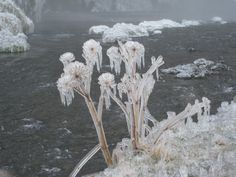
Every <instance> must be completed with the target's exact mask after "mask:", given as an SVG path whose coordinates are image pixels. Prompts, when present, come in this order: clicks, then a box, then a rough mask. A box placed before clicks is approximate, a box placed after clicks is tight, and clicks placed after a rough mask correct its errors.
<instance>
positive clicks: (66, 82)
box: [57, 74, 74, 106]
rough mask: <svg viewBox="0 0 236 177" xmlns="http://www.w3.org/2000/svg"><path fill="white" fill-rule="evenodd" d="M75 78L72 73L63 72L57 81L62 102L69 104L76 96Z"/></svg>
mask: <svg viewBox="0 0 236 177" xmlns="http://www.w3.org/2000/svg"><path fill="white" fill-rule="evenodd" d="M72 80H73V78H72V77H71V76H70V75H65V74H63V75H62V76H61V77H60V78H59V79H58V81H57V88H58V90H59V93H60V97H61V102H62V103H63V104H64V105H67V106H69V105H70V104H71V103H72V100H73V98H74V89H73V86H72Z"/></svg>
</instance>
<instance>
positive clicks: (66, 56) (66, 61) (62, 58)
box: [59, 52, 75, 67]
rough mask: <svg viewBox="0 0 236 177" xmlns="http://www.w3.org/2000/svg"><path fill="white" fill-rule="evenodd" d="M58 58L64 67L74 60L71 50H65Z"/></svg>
mask: <svg viewBox="0 0 236 177" xmlns="http://www.w3.org/2000/svg"><path fill="white" fill-rule="evenodd" d="M59 60H60V61H61V62H62V63H63V65H64V67H65V66H66V65H68V64H69V63H71V62H73V61H74V60H75V56H74V54H73V53H71V52H66V53H64V54H62V55H61V56H60V58H59Z"/></svg>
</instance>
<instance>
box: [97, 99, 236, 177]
mask: <svg viewBox="0 0 236 177" xmlns="http://www.w3.org/2000/svg"><path fill="white" fill-rule="evenodd" d="M203 102H204V101H203ZM201 104H202V103H199V102H198V101H196V102H195V105H196V106H199V109H200V108H201ZM168 114H169V118H168V119H167V120H163V121H161V122H158V123H157V125H156V126H155V127H154V128H153V129H152V131H151V134H152V136H150V137H149V138H150V139H148V140H147V141H149V142H152V141H153V140H155V139H156V136H158V133H157V131H156V130H158V129H160V128H161V127H162V126H163V125H164V124H165V122H166V121H168V120H169V119H171V117H172V116H175V113H168ZM190 114H191V113H190ZM197 117H198V122H193V121H192V118H191V116H190V117H188V118H187V121H186V123H184V122H182V124H181V123H180V124H179V125H177V126H174V128H172V129H169V130H167V131H165V132H164V133H163V134H162V135H161V136H162V138H160V142H159V143H158V144H159V146H158V147H153V148H156V154H154V155H153V157H150V155H148V154H147V153H146V152H142V151H140V152H137V153H136V155H134V154H133V153H132V150H131V149H132V148H131V146H132V143H131V142H130V140H129V139H123V140H122V142H121V143H118V145H117V147H116V149H115V150H114V152H116V153H119V157H120V158H119V159H117V165H116V166H115V167H114V168H107V169H106V170H104V171H103V172H101V173H98V174H95V175H94V176H95V177H123V176H129V177H138V176H145V177H154V176H155V177H190V176H192V177H226V176H227V177H234V176H235V174H236V103H235V102H231V103H228V102H223V103H222V104H221V107H220V108H218V112H217V114H215V115H212V116H209V115H206V114H205V115H204V114H203V115H202V114H198V116H197ZM155 129H156V130H155Z"/></svg>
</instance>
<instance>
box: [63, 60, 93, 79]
mask: <svg viewBox="0 0 236 177" xmlns="http://www.w3.org/2000/svg"><path fill="white" fill-rule="evenodd" d="M64 72H65V74H66V75H70V76H72V77H73V78H74V79H75V80H80V81H82V80H85V79H86V78H87V77H88V75H89V70H88V68H87V67H86V66H85V65H84V64H83V63H81V62H78V61H75V62H72V63H70V64H68V65H67V66H66V67H65V68H64Z"/></svg>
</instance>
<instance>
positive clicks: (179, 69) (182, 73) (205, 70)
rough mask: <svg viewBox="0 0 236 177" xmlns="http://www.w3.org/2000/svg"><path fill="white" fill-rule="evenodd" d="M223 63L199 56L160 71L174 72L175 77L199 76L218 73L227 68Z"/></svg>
mask: <svg viewBox="0 0 236 177" xmlns="http://www.w3.org/2000/svg"><path fill="white" fill-rule="evenodd" d="M228 69H229V67H228V66H227V65H225V64H223V63H215V62H213V61H211V60H206V59H204V58H199V59H197V60H195V61H194V62H193V63H190V64H183V65H177V66H175V67H171V68H168V69H162V70H161V72H162V73H166V74H174V75H176V77H177V78H184V79H189V78H201V77H205V76H207V75H210V74H219V73H220V71H224V70H228Z"/></svg>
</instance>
